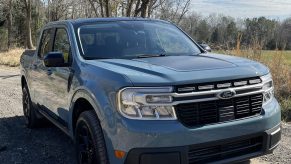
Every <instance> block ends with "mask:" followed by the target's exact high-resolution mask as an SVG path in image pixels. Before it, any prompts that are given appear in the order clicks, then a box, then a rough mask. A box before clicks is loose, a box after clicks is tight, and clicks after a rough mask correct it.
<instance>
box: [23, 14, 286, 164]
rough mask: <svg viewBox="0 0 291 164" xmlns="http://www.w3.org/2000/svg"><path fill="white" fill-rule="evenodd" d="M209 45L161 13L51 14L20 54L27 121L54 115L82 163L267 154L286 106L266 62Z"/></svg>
mask: <svg viewBox="0 0 291 164" xmlns="http://www.w3.org/2000/svg"><path fill="white" fill-rule="evenodd" d="M203 47H204V48H203ZM206 49H209V47H208V48H205V45H199V44H197V43H196V42H195V41H194V40H193V39H191V37H189V36H188V35H187V34H186V33H185V32H183V31H182V30H181V29H180V28H179V27H177V26H175V25H173V24H172V23H170V22H167V21H162V20H154V19H142V18H91V19H77V20H66V21H58V22H50V23H49V24H47V25H46V26H45V27H44V28H43V30H42V33H41V36H40V39H39V43H38V47H37V49H36V50H35V51H34V50H30V51H25V52H24V54H23V55H22V57H21V84H22V91H23V111H24V116H25V118H26V124H27V127H29V128H35V127H38V126H40V125H41V123H40V121H42V119H44V118H45V119H48V120H49V121H51V122H53V123H54V124H55V125H56V126H57V127H59V128H60V129H61V130H63V131H64V132H65V133H66V134H68V135H69V136H70V137H71V138H72V139H73V141H74V144H75V147H76V153H77V159H76V160H77V161H78V163H80V164H83V163H84V164H85V163H86V164H91V163H97V164H99V163H100V164H107V163H111V164H121V163H126V164H188V163H189V164H192V163H233V162H238V161H245V160H248V159H250V158H253V157H257V156H260V155H264V154H267V153H271V152H272V151H273V150H274V149H275V148H276V147H277V145H278V143H279V141H280V139H281V127H280V126H281V125H280V123H281V112H280V106H279V104H278V102H277V100H276V99H275V98H274V86H273V81H272V76H271V74H270V71H269V69H268V68H267V67H266V66H264V65H262V64H260V63H258V62H255V61H251V60H248V59H244V58H239V57H234V56H227V55H220V54H213V53H210V52H207V51H206Z"/></svg>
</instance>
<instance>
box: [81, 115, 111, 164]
mask: <svg viewBox="0 0 291 164" xmlns="http://www.w3.org/2000/svg"><path fill="white" fill-rule="evenodd" d="M75 144H76V150H77V158H78V163H79V164H108V163H109V162H108V158H107V151H106V146H105V141H104V137H103V133H102V129H101V126H100V124H99V121H98V118H97V116H96V114H95V112H94V111H85V112H83V113H81V115H80V117H79V119H78V121H77V124H76V130H75Z"/></svg>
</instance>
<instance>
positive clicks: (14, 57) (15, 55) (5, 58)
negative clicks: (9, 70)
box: [0, 48, 24, 67]
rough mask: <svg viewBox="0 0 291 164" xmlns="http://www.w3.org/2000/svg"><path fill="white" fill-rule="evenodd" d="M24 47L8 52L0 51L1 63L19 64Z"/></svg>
mask: <svg viewBox="0 0 291 164" xmlns="http://www.w3.org/2000/svg"><path fill="white" fill-rule="evenodd" d="M23 51H24V49H21V48H16V49H12V50H10V51H7V52H0V65H5V66H9V67H17V66H19V60H20V56H21V54H22V53H23Z"/></svg>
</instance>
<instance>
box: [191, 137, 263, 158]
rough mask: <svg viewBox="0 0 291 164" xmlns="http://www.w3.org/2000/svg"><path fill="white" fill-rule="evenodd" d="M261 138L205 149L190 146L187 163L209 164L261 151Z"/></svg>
mask: <svg viewBox="0 0 291 164" xmlns="http://www.w3.org/2000/svg"><path fill="white" fill-rule="evenodd" d="M262 144H263V137H255V138H250V139H244V140H239V141H234V142H228V143H223V144H220V145H213V146H207V147H197V146H191V147H190V148H189V152H188V160H189V163H190V164H192V163H209V162H214V161H220V160H224V159H229V158H234V157H237V156H241V155H246V154H251V153H255V152H259V151H261V150H262V148H263V147H262Z"/></svg>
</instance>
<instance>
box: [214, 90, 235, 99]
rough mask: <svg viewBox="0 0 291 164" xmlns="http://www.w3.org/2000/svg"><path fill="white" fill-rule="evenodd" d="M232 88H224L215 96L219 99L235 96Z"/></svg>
mask: <svg viewBox="0 0 291 164" xmlns="http://www.w3.org/2000/svg"><path fill="white" fill-rule="evenodd" d="M235 94H236V93H235V91H234V90H224V91H222V92H219V93H218V94H217V95H216V96H217V97H218V98H220V99H230V98H232V97H234V96H235Z"/></svg>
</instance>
